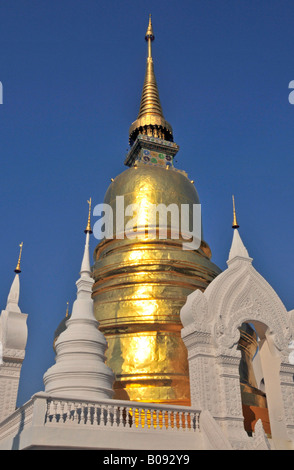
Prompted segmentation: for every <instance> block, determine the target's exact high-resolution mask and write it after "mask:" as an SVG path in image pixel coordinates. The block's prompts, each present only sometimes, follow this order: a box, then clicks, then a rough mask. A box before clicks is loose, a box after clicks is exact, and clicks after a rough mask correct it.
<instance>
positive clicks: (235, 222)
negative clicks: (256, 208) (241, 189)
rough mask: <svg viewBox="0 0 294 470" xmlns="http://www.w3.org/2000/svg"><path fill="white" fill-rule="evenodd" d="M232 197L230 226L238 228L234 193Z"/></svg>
mask: <svg viewBox="0 0 294 470" xmlns="http://www.w3.org/2000/svg"><path fill="white" fill-rule="evenodd" d="M232 199H233V224H232V228H234V229H235V228H239V225H238V222H237V216H236V209H235V198H234V195H233V196H232Z"/></svg>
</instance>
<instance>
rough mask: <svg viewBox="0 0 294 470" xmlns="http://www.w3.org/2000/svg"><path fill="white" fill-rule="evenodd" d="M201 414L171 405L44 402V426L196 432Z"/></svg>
mask: <svg viewBox="0 0 294 470" xmlns="http://www.w3.org/2000/svg"><path fill="white" fill-rule="evenodd" d="M199 416H200V412H199V411H197V410H192V409H190V408H188V407H187V408H184V407H179V406H171V405H169V406H168V405H156V404H146V403H144V404H139V403H137V402H125V401H122V402H120V401H115V402H114V401H112V400H107V401H99V402H84V401H80V400H72V399H68V400H65V399H58V398H57V399H56V398H53V397H51V398H48V399H47V411H46V417H45V425H50V424H56V423H59V424H65V425H66V424H77V425H87V426H101V427H104V428H112V429H115V428H119V429H122V428H125V429H129V430H134V431H140V429H144V430H146V431H148V430H151V431H154V430H157V431H162V430H169V431H192V432H193V431H199Z"/></svg>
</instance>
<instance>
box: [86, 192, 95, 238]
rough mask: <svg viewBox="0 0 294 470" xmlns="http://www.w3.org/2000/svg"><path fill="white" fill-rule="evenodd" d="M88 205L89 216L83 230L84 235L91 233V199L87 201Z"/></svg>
mask: <svg viewBox="0 0 294 470" xmlns="http://www.w3.org/2000/svg"><path fill="white" fill-rule="evenodd" d="M87 202H88V204H89V215H88V224H87V227H86V229H85V230H84V232H85V233H93V232H92V229H91V204H92V199H91V198H90V199H89V201H87Z"/></svg>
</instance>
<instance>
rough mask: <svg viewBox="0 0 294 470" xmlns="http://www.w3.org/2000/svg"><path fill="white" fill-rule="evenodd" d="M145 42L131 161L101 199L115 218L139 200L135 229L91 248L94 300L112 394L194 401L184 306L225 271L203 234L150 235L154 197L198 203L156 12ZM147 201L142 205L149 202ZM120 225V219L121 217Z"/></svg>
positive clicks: (166, 201) (122, 231)
mask: <svg viewBox="0 0 294 470" xmlns="http://www.w3.org/2000/svg"><path fill="white" fill-rule="evenodd" d="M145 39H146V41H147V46H148V55H147V65H146V74H145V80H144V85H143V91H142V98H141V104H140V110H139V114H138V117H137V120H136V121H135V122H134V123H133V124H132V125H131V127H130V131H129V140H130V145H131V148H130V151H129V153H128V155H127V157H126V159H125V164H126V166H128V167H129V168H128V169H127V170H125V171H124V172H123V173H121V174H120V175H118V176H117V177H116V178H115V179H113V180H112V182H111V184H110V186H109V188H108V190H107V192H106V195H105V199H104V203H105V204H108V205H110V206H111V208H112V210H113V219H114V221H116V217H117V215H121V214H120V212H121V207H120V208H119V209H118V208H117V201H118V198H120V199H122V197H123V203H124V207H127V206H129V205H131V204H139V205H140V207H141V208H142V207H143V211H141V212H140V215H139V216H138V218H137V221H136V227H135V231H136V232H135V236H133V237H130V236H127V235H128V234H127V229H126V227H127V226H128V225H127V222H128V221H129V217H128V216H125V219H124V221H125V224H124V225H123V228H121V226H116V227H114V231H113V237H112V238H104V239H103V240H101V242H100V243H99V244H98V245H97V247H96V249H95V252H94V260H95V262H94V266H93V277H94V280H95V284H94V286H93V300H94V312H95V317H96V319H97V320H98V322H99V325H100V326H99V328H100V330H101V331H102V332H103V333H104V335H105V337H106V340H107V342H108V349H107V352H106V355H107V365H108V366H109V367H110V368H111V369H112V370H113V371H114V373H115V377H116V380H115V384H114V391H115V395H114V398H117V399H125V400H135V401H144V402H156V403H169V404H178V405H189V404H190V384H189V370H188V361H187V351H186V347H185V346H184V343H183V342H182V339H181V328H182V324H181V320H180V310H181V307H182V306H183V305H184V303H185V302H186V299H187V296H188V295H189V294H190V293H191V292H193V291H194V290H195V289H201V290H204V289H205V288H206V287H207V285H208V284H209V283H210V282H211V281H212V279H214V278H215V277H216V276H217V275H218V274H219V272H220V269H219V268H218V267H217V266H216V265H215V264H213V263H212V262H211V261H210V258H211V252H210V248H209V246H208V245H207V243H206V242H205V241H204V240H203V239H202V237H201V242H200V244H199V247H198V248H197V249H194V250H184V249H183V241H184V240H183V235H182V234H181V235H179V236H178V238H175V237H174V236H172V234H173V231H172V230H173V227H172V221H171V220H169V222H168V226H167V232H166V237H165V238H164V239H163V238H162V236H159V234H158V227H157V226H156V225H155V226H153V227H151V237H150V236H146V224H147V222H146V220H147V218H148V217H147V216H148V207H149V205H150V204H155V205H159V204H163V205H165V206H169V205H170V204H175V205H176V206H177V207H178V208H179V209H180V208H181V205H182V204H186V205H189V208H190V218H191V217H192V214H193V210H192V208H193V205H196V204H200V202H199V197H198V194H197V191H196V189H195V186H194V185H193V182H191V181H190V179H189V178H188V176H187V174H186V173H185V172H184V171H181V170H178V169H176V168H175V167H174V163H173V159H174V156H175V154H176V153H177V151H178V149H179V147H178V146H177V144H175V143H174V142H173V131H172V127H171V125H170V124H169V123H168V122H167V121H166V120H165V118H164V115H163V112H162V107H161V104H160V100H159V93H158V87H157V83H156V79H155V75H154V65H153V58H152V49H151V46H152V42H153V40H154V34H153V28H152V23H151V17H150V19H149V25H148V29H147V33H146V36H145ZM144 208H145V209H144ZM120 225H121V224H120Z"/></svg>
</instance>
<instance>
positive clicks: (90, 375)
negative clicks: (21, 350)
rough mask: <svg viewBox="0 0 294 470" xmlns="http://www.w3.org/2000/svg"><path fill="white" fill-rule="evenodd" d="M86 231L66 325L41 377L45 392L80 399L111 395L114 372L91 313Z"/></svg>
mask: <svg viewBox="0 0 294 470" xmlns="http://www.w3.org/2000/svg"><path fill="white" fill-rule="evenodd" d="M93 282H94V281H93V279H92V277H91V269H90V259H89V232H87V235H86V244H85V251H84V256H83V261H82V266H81V271H80V278H79V279H78V281H77V282H76V285H77V298H76V300H75V302H74V304H73V309H72V314H71V316H70V318H69V320H67V322H66V329H65V330H64V331H63V332H62V333H61V334H60V336H59V337H58V339H57V340H56V343H55V350H56V359H55V360H56V363H55V364H54V365H53V366H52V367H51V368H49V369H48V370H47V372H46V373H45V374H44V377H43V380H44V385H45V392H46V393H49V394H50V395H52V396H60V395H63V396H68V397H70V398H77V399H83V400H86V399H87V400H97V399H103V398H112V396H113V389H112V385H113V382H114V374H113V372H112V370H111V369H110V368H109V367H107V366H106V364H105V350H106V348H107V342H106V339H105V337H104V335H103V334H102V333H101V332H100V331H99V329H98V325H99V324H98V322H97V320H96V319H95V317H94V310H93V300H92V285H93Z"/></svg>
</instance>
